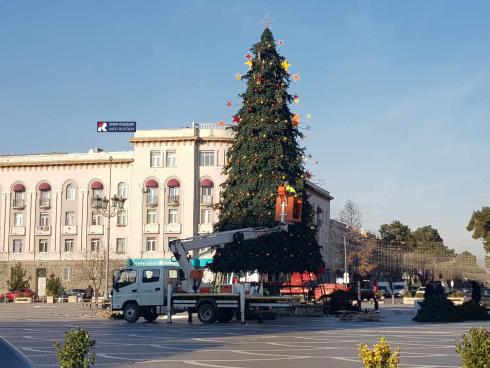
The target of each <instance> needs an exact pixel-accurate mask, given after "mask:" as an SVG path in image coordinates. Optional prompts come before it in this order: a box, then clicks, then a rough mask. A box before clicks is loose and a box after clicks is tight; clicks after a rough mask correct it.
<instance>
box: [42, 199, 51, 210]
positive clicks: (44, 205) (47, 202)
mask: <svg viewBox="0 0 490 368" xmlns="http://www.w3.org/2000/svg"><path fill="white" fill-rule="evenodd" d="M39 208H41V209H43V210H47V209H49V208H51V201H50V200H49V198H39Z"/></svg>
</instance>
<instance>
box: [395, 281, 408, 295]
mask: <svg viewBox="0 0 490 368" xmlns="http://www.w3.org/2000/svg"><path fill="white" fill-rule="evenodd" d="M391 289H392V290H393V295H395V298H398V297H400V298H401V297H403V294H404V293H405V291H407V290H408V284H407V282H406V281H401V282H393V283H392V284H391Z"/></svg>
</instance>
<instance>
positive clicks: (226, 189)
mask: <svg viewBox="0 0 490 368" xmlns="http://www.w3.org/2000/svg"><path fill="white" fill-rule="evenodd" d="M279 43H280V44H281V43H282V42H281V41H280V42H279ZM250 51H251V53H248V54H247V55H246V58H247V62H246V64H247V65H249V68H250V69H249V71H248V72H247V73H246V74H244V75H239V74H237V75H236V78H237V79H239V80H244V81H247V89H246V91H245V92H244V93H242V94H241V95H240V97H241V99H242V101H243V106H242V107H241V109H240V110H239V112H238V113H237V114H236V115H235V116H234V117H233V121H234V122H237V123H238V125H236V126H233V127H232V128H231V129H233V132H234V136H235V142H234V144H233V147H232V148H230V150H229V152H228V162H227V163H226V165H225V166H224V169H223V171H224V174H226V175H228V179H227V180H226V181H225V183H223V184H222V185H221V187H222V188H223V191H222V195H221V198H220V201H219V203H218V204H217V205H216V208H217V209H218V210H219V221H218V222H217V223H216V225H215V229H214V230H215V231H216V232H217V231H227V230H236V229H240V228H246V227H259V226H260V227H269V228H271V227H275V226H277V225H278V223H276V222H275V205H276V196H277V188H278V187H279V186H281V185H283V184H284V183H285V182H288V183H289V185H290V186H292V187H293V188H294V190H295V191H296V195H297V196H298V197H302V198H303V200H304V204H303V209H302V215H301V218H302V221H301V222H298V223H295V224H294V225H290V226H289V229H288V231H287V232H286V231H281V232H279V233H275V234H272V235H268V236H266V237H262V238H260V239H258V240H254V241H248V242H246V243H245V244H230V245H227V246H225V247H224V248H222V249H220V250H218V251H217V252H216V254H215V256H214V259H213V264H212V269H213V271H215V272H223V273H230V272H254V271H258V272H259V273H269V274H272V275H278V274H280V273H281V272H283V273H292V272H303V271H311V272H317V270H318V269H319V268H320V267H322V266H323V261H322V257H321V252H320V246H319V245H318V242H317V240H316V228H315V225H314V223H313V221H312V220H313V216H314V214H315V213H314V211H313V209H312V206H311V205H310V204H309V202H308V200H307V194H306V190H307V187H308V181H307V179H308V178H309V177H310V174H309V173H308V172H307V171H306V170H305V167H304V160H303V159H304V148H301V147H300V146H299V144H298V142H297V139H298V138H303V137H304V136H303V134H302V133H301V132H300V131H299V130H298V124H299V118H300V117H299V116H298V115H296V114H292V113H291V111H290V110H289V107H288V104H291V103H293V102H294V100H295V98H297V96H294V97H293V96H291V95H290V94H289V93H288V92H287V89H288V87H289V85H290V83H291V75H290V74H289V73H288V67H289V66H290V65H289V64H288V62H287V60H286V59H285V58H284V57H282V56H280V55H279V54H278V52H277V49H276V43H275V41H274V38H273V36H272V33H271V31H270V29H269V28H268V27H266V29H265V30H264V32H263V33H262V37H261V40H260V43H257V44H255V45H253V47H252V48H251V50H250ZM298 79H299V75H297V74H296V75H295V76H293V80H295V81H296V80H298Z"/></svg>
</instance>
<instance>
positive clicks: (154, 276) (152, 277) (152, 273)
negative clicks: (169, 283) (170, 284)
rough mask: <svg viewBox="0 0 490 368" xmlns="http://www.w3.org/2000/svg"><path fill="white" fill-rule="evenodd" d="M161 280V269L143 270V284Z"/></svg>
mask: <svg viewBox="0 0 490 368" xmlns="http://www.w3.org/2000/svg"><path fill="white" fill-rule="evenodd" d="M158 281H160V270H144V271H143V284H145V283H148V282H158Z"/></svg>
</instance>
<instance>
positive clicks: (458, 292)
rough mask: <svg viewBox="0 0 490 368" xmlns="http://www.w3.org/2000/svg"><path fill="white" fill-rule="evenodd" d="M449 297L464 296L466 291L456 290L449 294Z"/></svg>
mask: <svg viewBox="0 0 490 368" xmlns="http://www.w3.org/2000/svg"><path fill="white" fill-rule="evenodd" d="M448 298H464V292H462V291H454V292H452V293H451V294H449V295H448Z"/></svg>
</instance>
